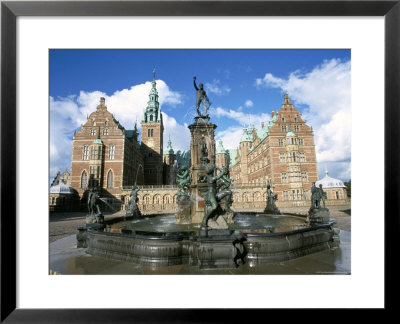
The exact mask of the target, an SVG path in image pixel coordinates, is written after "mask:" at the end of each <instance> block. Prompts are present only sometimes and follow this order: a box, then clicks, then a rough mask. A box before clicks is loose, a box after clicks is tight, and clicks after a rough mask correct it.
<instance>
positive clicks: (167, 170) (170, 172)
mask: <svg viewBox="0 0 400 324" xmlns="http://www.w3.org/2000/svg"><path fill="white" fill-rule="evenodd" d="M175 161H176V155H175V152H174V149H173V148H172V142H171V138H169V139H168V145H167V151H166V152H165V153H164V183H165V184H175V183H176V170H175Z"/></svg>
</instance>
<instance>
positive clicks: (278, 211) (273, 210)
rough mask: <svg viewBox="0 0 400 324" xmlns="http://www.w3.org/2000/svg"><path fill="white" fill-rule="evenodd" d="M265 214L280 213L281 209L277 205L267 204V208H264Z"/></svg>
mask: <svg viewBox="0 0 400 324" xmlns="http://www.w3.org/2000/svg"><path fill="white" fill-rule="evenodd" d="M274 207H275V208H274ZM264 214H269V215H280V214H281V211H280V210H279V209H278V208H277V207H276V206H273V207H270V206H267V208H265V209H264Z"/></svg>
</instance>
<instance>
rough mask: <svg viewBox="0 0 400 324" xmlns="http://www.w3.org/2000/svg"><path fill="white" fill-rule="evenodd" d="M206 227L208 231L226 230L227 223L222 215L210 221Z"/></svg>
mask: <svg viewBox="0 0 400 324" xmlns="http://www.w3.org/2000/svg"><path fill="white" fill-rule="evenodd" d="M207 225H208V227H209V228H210V229H228V223H227V222H226V220H225V217H224V216H222V215H220V216H218V218H217V219H216V220H213V219H210V220H209V221H208V223H207Z"/></svg>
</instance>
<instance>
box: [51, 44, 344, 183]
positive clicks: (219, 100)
mask: <svg viewBox="0 0 400 324" xmlns="http://www.w3.org/2000/svg"><path fill="white" fill-rule="evenodd" d="M350 56H351V53H350V50H242V49H241V50H235V49H233V50H225V49H224V50H50V57H49V60H50V62H49V64H50V97H51V98H50V177H53V176H54V174H55V173H56V172H57V171H58V170H61V171H63V170H65V169H66V168H67V169H69V168H70V163H71V162H70V155H71V149H72V145H71V138H72V134H73V132H74V130H75V129H77V128H79V127H80V125H81V124H83V123H84V122H85V120H86V116H87V115H88V114H90V113H91V112H92V111H94V110H95V108H96V105H97V103H98V101H99V98H100V97H101V96H105V97H106V104H107V106H108V109H109V111H111V112H113V113H114V114H115V116H116V118H117V119H118V120H119V121H120V122H121V123H122V125H124V127H125V128H127V129H131V128H132V127H133V124H134V122H135V120H136V119H137V120H138V121H139V122H140V119H141V116H142V112H143V110H144V109H145V107H146V102H147V99H148V92H149V90H150V81H151V80H152V71H153V69H154V68H156V80H157V88H158V90H159V95H160V104H161V110H162V112H163V114H164V121H165V125H164V126H165V132H164V136H165V137H166V138H168V136H170V137H171V140H172V142H173V147H174V149H188V148H189V142H190V137H189V136H190V135H189V131H188V130H187V125H189V124H191V123H192V121H193V116H194V115H195V106H194V105H195V90H194V88H193V76H197V82H198V83H203V84H204V85H205V89H206V91H207V94H208V97H209V98H210V101H211V102H212V105H211V108H212V109H211V111H210V115H211V119H212V122H214V123H215V124H217V125H218V128H217V130H216V138H217V139H222V140H223V142H224V146H225V148H231V149H232V148H235V147H236V146H237V145H238V144H239V138H240V135H241V132H242V131H241V129H242V127H243V125H244V124H249V123H251V124H252V125H253V124H254V125H255V127H256V128H258V127H260V123H261V122H262V121H264V122H267V121H268V120H269V118H270V117H271V111H272V110H275V111H277V110H279V108H280V106H281V104H282V101H283V94H284V93H288V94H289V97H290V98H291V100H292V102H293V103H294V105H295V107H296V108H298V109H299V110H300V111H301V113H302V114H303V117H304V118H305V119H306V120H307V123H308V124H309V125H311V126H313V129H314V130H315V141H316V145H317V159H318V161H319V174H320V177H322V176H323V175H324V171H325V169H328V170H329V174H330V176H333V177H336V178H340V179H342V180H345V181H347V180H348V179H350V170H351V169H350V159H351V152H350V147H351V146H350V145H351V106H350V103H351V97H350V96H351V88H350V86H351V78H350V72H351V69H350ZM139 124H140V123H139ZM139 126H140V125H139ZM165 142H166V141H165Z"/></svg>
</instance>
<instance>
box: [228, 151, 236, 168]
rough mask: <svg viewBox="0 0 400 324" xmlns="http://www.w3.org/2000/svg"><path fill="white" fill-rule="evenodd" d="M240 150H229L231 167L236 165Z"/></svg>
mask: <svg viewBox="0 0 400 324" xmlns="http://www.w3.org/2000/svg"><path fill="white" fill-rule="evenodd" d="M237 153H238V150H237V149H234V150H228V154H229V165H235V164H236V158H237V156H238V154H237Z"/></svg>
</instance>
